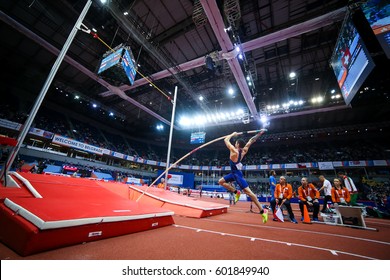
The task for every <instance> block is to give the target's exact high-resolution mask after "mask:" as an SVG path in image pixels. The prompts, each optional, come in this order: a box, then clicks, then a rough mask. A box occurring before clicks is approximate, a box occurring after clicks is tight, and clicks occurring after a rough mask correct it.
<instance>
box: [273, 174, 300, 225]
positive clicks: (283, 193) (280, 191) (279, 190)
mask: <svg viewBox="0 0 390 280" xmlns="http://www.w3.org/2000/svg"><path fill="white" fill-rule="evenodd" d="M292 195H293V191H292V186H291V185H290V184H287V182H286V178H285V177H284V176H280V179H279V184H277V185H276V187H275V192H274V199H272V200H271V208H272V209H275V207H276V204H277V205H280V206H282V205H285V206H286V208H287V211H288V214H289V216H290V221H291V222H292V223H294V224H297V223H298V222H297V220H296V219H295V216H294V213H293V211H292V209H291V204H290V199H291V197H292ZM274 221H278V219H276V217H275V218H274Z"/></svg>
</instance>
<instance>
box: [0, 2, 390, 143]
mask: <svg viewBox="0 0 390 280" xmlns="http://www.w3.org/2000/svg"><path fill="white" fill-rule="evenodd" d="M86 3H87V0H58V1H49V0H46V1H45V0H19V1H2V3H1V4H0V8H1V11H0V18H1V21H2V24H1V34H2V36H1V39H0V40H1V44H0V45H1V46H0V50H1V53H2V59H1V60H2V67H3V69H4V70H5V71H6V74H5V75H3V76H2V78H1V81H2V85H3V90H4V91H3V92H2V94H4V93H5V92H7V95H6V97H5V98H17V99H18V100H19V103H21V104H22V105H20V106H21V107H22V109H25V108H28V105H26V104H25V103H28V102H29V101H30V102H32V101H33V100H34V99H35V98H36V96H37V95H38V93H39V91H40V89H41V87H42V85H43V84H44V82H45V80H46V77H47V75H48V73H49V71H50V69H51V67H52V65H53V63H54V61H55V59H56V58H57V56H58V54H59V52H60V51H61V48H62V47H63V45H64V43H65V41H66V39H67V37H68V35H69V33H70V31H71V29H72V28H73V26H74V24H75V22H76V20H77V18H78V17H79V15H80V13H81V11H82V9H83V7H84V5H85V4H86ZM348 8H349V7H348V1H339V0H330V1H323V0H311V1H307V0H305V1H304V0H290V1H270V0H268V1H259V0H257V1H253V0H241V1H240V0H225V1H216V0H208V1H206V0H195V1H193V0H180V1H179V0H163V1H155V0H145V1H140V0H134V1H128V0H127V1H124V0H111V1H107V3H105V4H102V3H101V1H100V0H95V1H93V3H92V6H91V7H90V9H89V11H88V12H87V14H86V17H85V19H84V21H83V27H82V29H83V30H84V31H91V32H92V33H88V32H83V31H82V30H80V31H79V32H78V33H77V35H76V37H75V39H74V40H73V42H72V44H71V46H70V49H69V51H68V52H67V54H66V57H65V59H64V61H63V63H62V64H61V66H60V69H59V71H58V73H57V75H56V77H55V79H54V81H53V85H52V87H51V90H50V92H49V93H48V96H47V100H48V102H51V103H50V104H57V105H56V106H63V107H66V108H67V109H68V110H69V109H72V110H75V111H78V113H80V114H84V115H88V112H89V111H90V110H93V108H91V106H90V105H92V104H97V105H98V107H99V108H104V110H103V111H105V112H109V111H112V112H113V113H114V116H115V117H116V118H118V121H121V122H122V125H125V126H126V127H132V128H133V129H134V130H135V131H137V132H139V133H140V134H141V133H151V132H152V131H154V128H155V126H156V124H159V123H163V124H165V125H169V124H170V122H171V113H172V102H171V100H170V99H171V98H173V92H174V88H175V87H176V86H177V87H178V100H177V106H176V119H177V120H179V118H180V117H182V116H189V117H190V118H191V117H192V118H195V115H201V116H207V115H209V116H212V115H213V114H217V115H218V114H222V115H224V114H229V112H236V111H237V110H238V109H242V110H243V112H244V116H243V117H241V118H240V119H238V118H236V119H227V120H226V121H225V122H212V124H211V125H201V126H199V127H194V128H192V129H191V130H204V131H209V132H214V133H216V134H218V135H221V134H226V133H229V132H231V131H245V130H251V129H254V128H258V127H260V126H261V124H260V123H259V121H260V117H261V116H263V115H268V116H269V118H270V130H272V131H274V132H275V133H280V132H286V131H298V130H308V129H316V128H323V127H333V126H337V125H340V126H342V125H348V124H354V125H356V124H359V123H362V124H364V123H372V122H381V121H386V119H388V118H387V117H386V116H388V113H389V109H388V107H389V106H385V105H386V104H385V103H386V102H388V94H389V91H388V87H389V86H388V83H387V87H386V86H384V87H382V88H379V86H377V88H376V89H375V91H374V92H373V91H372V89H373V88H375V85H378V83H383V84H386V82H382V81H378V80H375V79H373V78H372V79H370V80H369V81H367V83H368V84H369V83H371V84H370V86H367V83H366V84H365V87H364V88H368V90H365V89H363V90H361V91H359V95H358V96H357V97H356V98H355V99H356V101H355V102H353V103H352V106H346V105H345V103H344V102H343V100H342V99H339V100H336V99H331V95H333V94H334V93H332V90H335V91H336V92H335V93H336V94H337V92H339V90H338V85H337V81H336V78H335V75H334V73H333V71H332V69H331V67H330V64H329V60H330V57H331V55H332V52H333V49H334V46H335V43H336V40H337V36H338V33H339V30H340V27H341V24H342V21H343V19H344V16H345V14H346V12H347V9H348ZM93 33H96V34H97V36H93ZM121 44H122V45H125V46H129V47H130V48H131V50H132V53H133V56H134V59H135V63H136V64H137V65H139V67H138V73H137V75H136V80H135V83H134V84H133V85H130V84H129V83H128V82H127V81H123V80H119V79H116V77H104V75H102V76H99V75H97V69H98V67H99V65H100V62H101V59H102V57H103V56H104V55H105V54H107V53H108V52H109V51H110V49H112V48H115V47H117V46H119V45H121ZM240 54H241V55H242V57H241V56H240ZM291 72H295V73H296V77H294V78H290V77H289V74H290V73H291ZM230 88H231V89H232V90H233V91H232V92H231V93H229V89H230ZM367 91H368V92H369V94H368V93H367ZM61 94H62V96H60V95H61ZM76 95H77V96H79V98H81V100H84V101H85V102H84V103H83V106H90V108H88V109H87V108H84V109H83V107H81V105H78V106H75V105H74V104H73V103H72V102H73V101H74V100H73V99H74V97H75V96H76ZM368 95H369V96H368ZM200 96H202V98H203V99H202V100H200ZM315 97H322V98H323V100H324V101H323V102H322V103H312V102H311V101H312V99H313V98H315ZM359 100H360V101H359ZM378 100H379V101H378ZM299 101H301V103H299V105H296V106H295V105H294V104H293V103H291V104H292V105H291V106H290V107H289V108H283V106H282V104H286V103H289V102H299ZM383 101H386V102H383ZM379 103H380V104H379ZM23 104H24V105H23ZM296 104H298V103H296ZM278 105H279V107H277V106H278ZM282 108H283V110H282ZM231 114H233V113H231ZM221 123H223V124H221ZM175 128H176V130H178V131H188V130H185V129H182V128H181V127H180V125H179V123H178V122H175ZM216 131H218V132H216Z"/></svg>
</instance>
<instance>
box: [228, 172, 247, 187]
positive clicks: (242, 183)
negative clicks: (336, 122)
mask: <svg viewBox="0 0 390 280" xmlns="http://www.w3.org/2000/svg"><path fill="white" fill-rule="evenodd" d="M223 179H225V182H227V183H230V182H233V181H236V183H237V184H238V185H239V187H240V188H241V189H245V188H247V187H249V185H248V182H247V181H246V180H245V179H244V177H243V174H242V172H241V171H240V170H236V171H233V172H232V173H229V174H228V175H226V176H224V177H223Z"/></svg>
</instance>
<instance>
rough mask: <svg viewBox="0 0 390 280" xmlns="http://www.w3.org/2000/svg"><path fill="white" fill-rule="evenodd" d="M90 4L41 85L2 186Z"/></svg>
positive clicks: (13, 152) (1, 178)
mask: <svg viewBox="0 0 390 280" xmlns="http://www.w3.org/2000/svg"><path fill="white" fill-rule="evenodd" d="M91 4H92V0H88V1H87V3H86V4H85V6H84V9H83V11H82V12H81V14H80V16H79V18H78V19H77V21H76V24H75V25H74V27H73V29H72V31H71V32H70V34H69V36H68V39H67V40H66V42H65V44H64V47H63V48H62V50H61V52H60V54H59V55H58V57H57V60H56V61H55V63H54V65H53V67H52V68H51V70H50V73H49V75H48V77H47V79H46V82H45V84H44V85H43V87H42V89H41V92H40V93H39V96H38V99H37V100H36V101H35V104H34V107H33V108H32V110H31V112H30V114H29V117H28V118H27V120H26V122H25V123H24V125H23V129H22V132H21V133H20V134H19V137H18V140H17V144H16V146H15V147H14V148H13V150H12V152H11V153H10V155H9V156H8V159H7V161H6V164H5V166H4V168H3V169H2V170H1V174H0V181H4V185H7V182H6V178H7V173H8V172H9V170H10V168H11V165H12V163H13V162H14V160H15V158H16V155H17V154H18V152H19V150H20V147H21V146H22V144H23V141H24V139H25V138H26V136H27V133H28V132H29V130H30V127H31V124H32V122H33V120H34V118H35V116H36V114H37V112H38V109H39V107H40V106H41V104H42V102H43V99H44V98H45V96H46V93H47V91H48V90H49V87H50V85H51V83H52V81H53V79H54V76H55V75H56V73H57V71H58V68H60V65H61V62H62V60H63V59H64V57H65V54H66V52H67V51H68V49H69V47H70V45H71V43H72V41H73V39H74V37H75V36H76V33H77V31H78V30H79V29H80V26H81V24H82V21H83V20H84V17H85V15H86V14H87V12H88V10H89V7H90V6H91Z"/></svg>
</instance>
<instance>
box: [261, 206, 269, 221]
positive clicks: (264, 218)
mask: <svg viewBox="0 0 390 280" xmlns="http://www.w3.org/2000/svg"><path fill="white" fill-rule="evenodd" d="M263 211H264V213H263V214H261V217H262V218H263V224H265V223H266V222H267V221H268V211H267V210H266V209H263Z"/></svg>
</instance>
